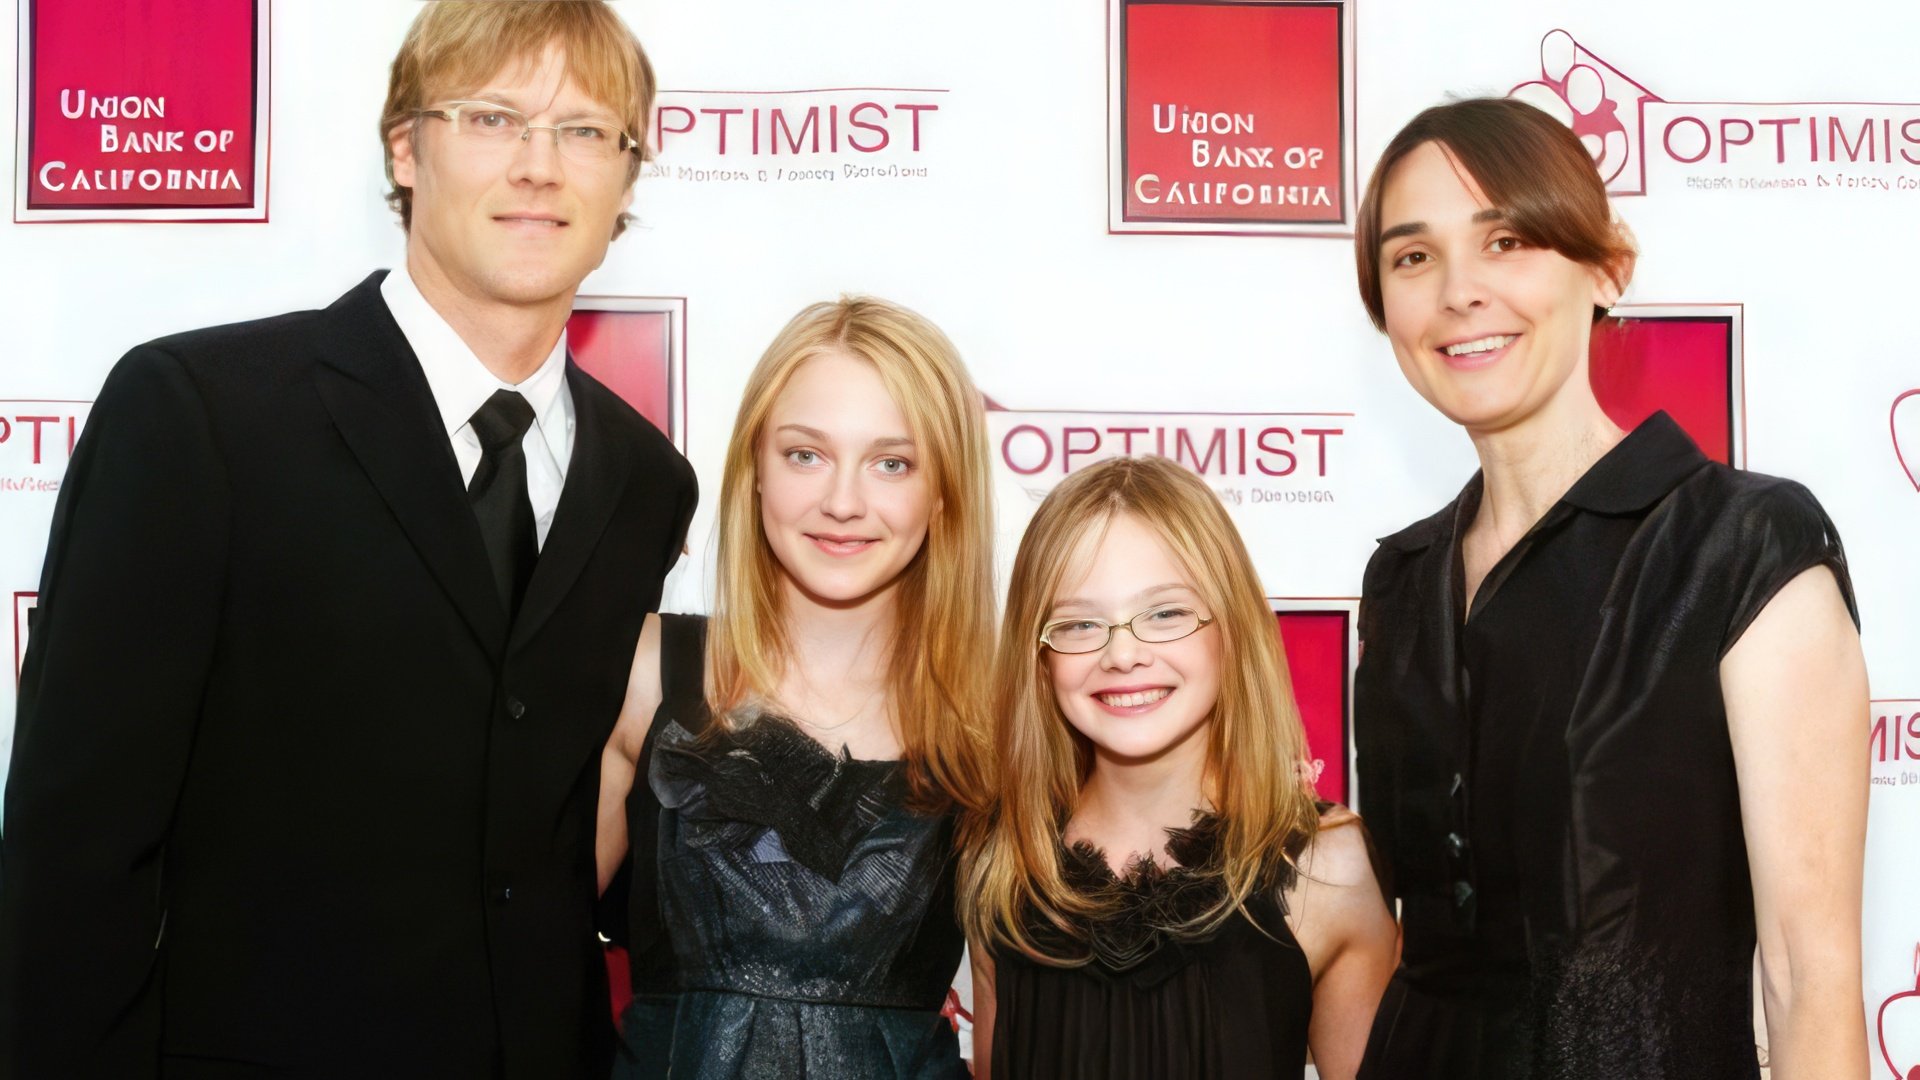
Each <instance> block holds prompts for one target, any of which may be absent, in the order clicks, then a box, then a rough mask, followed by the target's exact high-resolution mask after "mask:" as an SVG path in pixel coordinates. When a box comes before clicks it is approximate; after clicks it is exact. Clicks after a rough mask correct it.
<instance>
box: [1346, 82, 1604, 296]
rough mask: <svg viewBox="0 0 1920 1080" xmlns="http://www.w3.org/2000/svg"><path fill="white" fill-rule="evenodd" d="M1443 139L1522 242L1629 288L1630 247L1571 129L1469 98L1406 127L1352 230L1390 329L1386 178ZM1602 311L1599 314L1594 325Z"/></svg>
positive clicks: (1376, 174) (1364, 284) (1377, 172)
mask: <svg viewBox="0 0 1920 1080" xmlns="http://www.w3.org/2000/svg"><path fill="white" fill-rule="evenodd" d="M1430 142H1433V143H1439V144H1440V145H1441V146H1442V147H1443V148H1444V149H1445V150H1446V151H1447V155H1448V156H1449V157H1451V158H1452V159H1453V160H1454V161H1456V162H1458V163H1459V165H1460V167H1461V168H1464V169H1465V170H1466V171H1467V175H1469V176H1471V177H1473V179H1474V182H1475V183H1477V184H1479V185H1480V191H1481V193H1482V194H1484V195H1485V196H1486V197H1487V201H1488V202H1489V203H1490V204H1492V205H1493V206H1497V207H1499V208H1500V209H1501V210H1503V211H1505V212H1506V223H1507V225H1508V226H1509V227H1511V228H1512V229H1513V231H1514V232H1515V233H1516V234H1518V235H1519V237H1520V238H1521V239H1522V240H1525V241H1526V242H1527V243H1529V244H1534V245H1536V246H1539V247H1544V248H1550V249H1552V250H1554V251H1557V252H1559V253H1560V254H1562V255H1564V256H1566V257H1567V258H1569V259H1572V260H1573V261H1574V262H1577V263H1583V264H1585V265H1587V266H1592V267H1596V268H1598V269H1600V270H1602V271H1604V272H1605V273H1606V274H1607V276H1608V277H1610V278H1612V279H1613V282H1614V284H1615V285H1618V286H1620V287H1621V288H1623V289H1624V288H1625V287H1626V284H1627V280H1628V279H1629V278H1631V277H1632V276H1633V259H1634V249H1633V244H1632V243H1631V242H1630V241H1629V240H1628V238H1627V234H1626V232H1625V230H1624V229H1623V228H1622V227H1621V226H1620V225H1618V224H1617V223H1616V222H1615V221H1614V219H1613V207H1612V206H1611V205H1610V204H1609V203H1608V202H1607V189H1606V185H1604V184H1603V183H1601V181H1600V174H1599V172H1598V171H1596V170H1595V169H1594V167H1593V156H1592V155H1591V154H1589V153H1587V148H1586V147H1585V146H1583V145H1581V142H1580V140H1579V139H1578V138H1576V137H1575V136H1574V134H1573V132H1572V131H1571V130H1569V129H1568V128H1567V126H1566V125H1565V124H1562V123H1561V122H1560V121H1558V120H1555V119H1554V118H1553V117H1551V116H1548V115H1547V114H1546V113H1544V112H1541V111H1540V110H1539V109H1536V108H1534V107H1533V106H1532V105H1528V104H1527V103H1525V102H1523V101H1516V100H1514V99H1512V98H1469V99H1467V100H1465V101H1453V102H1448V103H1447V104H1445V105H1435V106H1434V107H1432V108H1430V109H1428V110H1426V111H1425V112H1422V113H1421V114H1420V115H1418V116H1416V117H1414V118H1413V120H1412V122H1410V123H1409V124H1407V126H1406V127H1403V128H1401V129H1400V133H1399V134H1397V135H1395V136H1394V137H1393V141H1392V142H1389V143H1388V144H1387V148H1386V150H1385V151H1384V152H1382V153H1381V155H1380V161H1379V164H1377V165H1375V166H1374V167H1373V177H1372V179H1370V180H1368V181H1367V193H1366V195H1365V196H1364V197H1363V198H1362V199H1361V200H1360V213H1359V217H1358V219H1357V222H1356V226H1355V228H1354V234H1353V255H1354V268H1355V269H1356V270H1357V271H1358V272H1359V279H1360V302H1361V303H1363V304H1365V305H1366V306H1367V314H1368V315H1369V316H1371V317H1372V318H1373V325H1374V326H1375V327H1377V328H1378V329H1381V330H1385V329H1386V328H1387V319H1386V311H1385V305H1384V302H1383V300H1382V299H1381V295H1380V233H1381V230H1382V228H1383V223H1382V222H1381V220H1380V203H1381V200H1382V199H1383V198H1384V197H1385V188H1386V182H1387V176H1388V174H1390V173H1392V172H1393V167H1394V166H1395V165H1398V164H1400V161H1401V159H1403V158H1405V157H1406V156H1407V155H1408V154H1410V153H1412V152H1413V151H1414V150H1416V149H1418V148H1420V147H1421V146H1424V145H1425V144H1427V143H1430ZM1605 311H1606V309H1604V308H1595V309H1594V317H1595V318H1596V319H1597V318H1599V317H1600V316H1601V315H1603V314H1605Z"/></svg>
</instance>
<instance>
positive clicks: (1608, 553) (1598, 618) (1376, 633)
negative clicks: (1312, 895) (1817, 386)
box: [1355, 413, 1852, 1080]
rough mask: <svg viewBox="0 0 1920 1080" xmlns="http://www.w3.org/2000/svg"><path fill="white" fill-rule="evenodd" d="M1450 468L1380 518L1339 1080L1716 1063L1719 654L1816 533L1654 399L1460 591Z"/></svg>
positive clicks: (1732, 893)
mask: <svg viewBox="0 0 1920 1080" xmlns="http://www.w3.org/2000/svg"><path fill="white" fill-rule="evenodd" d="M1480 498H1481V481H1480V477H1479V476H1477V475H1476V476H1475V477H1474V478H1473V480H1472V481H1470V482H1469V483H1468V484H1467V487H1466V489H1465V490H1464V491H1462V492H1461V494H1460V496H1459V498H1458V499H1456V500H1455V501H1454V502H1453V503H1452V504H1450V505H1449V506H1447V507H1446V508H1445V509H1443V510H1442V511H1441V512H1440V513H1438V514H1436V515H1434V516H1433V517H1431V518H1428V519H1427V520H1425V521H1423V522H1420V523H1419V524H1416V525H1414V526H1412V527H1411V528H1408V529H1406V530H1404V531H1402V532H1400V533H1396V534H1395V535H1393V536H1390V537H1388V538H1386V539H1385V540H1383V541H1381V545H1380V548H1379V550H1378V551H1377V552H1376V553H1375V555H1374V557H1373V560H1372V562H1371V563H1370V564H1369V565H1368V567H1367V575H1366V583H1365V593H1364V598H1363V599H1362V601H1361V612H1360V631H1361V636H1362V640H1363V643H1364V644H1363V651H1362V653H1361V660H1360V666H1359V671H1358V673H1357V675H1356V677H1355V709H1356V717H1355V719H1356V742H1357V744H1358V749H1359V779H1360V784H1359V792H1360V796H1361V799H1362V808H1363V810H1364V811H1365V813H1366V817H1367V823H1368V825H1369V826H1370V827H1371V828H1372V830H1373V836H1374V839H1375V841H1376V843H1377V844H1378V847H1379V850H1380V854H1381V855H1382V857H1383V859H1384V861H1385V862H1386V864H1387V868H1388V872H1389V875H1390V878H1391V891H1392V892H1393V893H1394V894H1395V895H1396V896H1397V897H1398V898H1399V899H1400V902H1401V905H1402V909H1401V919H1402V926H1403V928H1404V939H1403V940H1404V950H1403V953H1402V960H1401V966H1400V969H1399V970H1398V971H1397V972H1396V973H1395V975H1394V978H1393V981H1392V983H1391V984H1390V985H1389V987H1388V989H1387V993H1386V997H1385V999H1384V1000H1383V1001H1382V1002H1381V1006H1380V1010H1379V1012H1378V1013H1377V1014H1376V1016H1375V1021H1374V1027H1373V1032H1372V1038H1371V1040H1370V1041H1369V1044H1368V1049H1367V1056H1366V1061H1365V1062H1364V1064H1363V1065H1362V1067H1361V1072H1360V1075H1361V1077H1362V1080H1400V1078H1419V1080H1428V1078H1435V1080H1450V1078H1455V1077H1460V1078H1471V1080H1560V1078H1587V1077H1593V1078H1601V1077H1605V1078H1615V1077H1635V1078H1638V1080H1743V1078H1755V1077H1758V1076H1759V1068H1758V1065H1757V1063H1756V1055H1755V1048H1754V1038H1753V1021H1752V1016H1753V1012H1752V1010H1753V985H1752V983H1753V980H1752V965H1753V954H1754V935H1755V927H1754V910H1753V890H1752V887H1751V883H1750V879H1749V871H1748V865H1747V849H1746V842H1745V838H1744V834H1743V833H1742V831H1741V818H1740V802H1739V795H1740V792H1739V785H1738V783H1737V778H1736V776H1735V773H1734V762H1733V749H1732V745H1731V742H1730V739H1729V735H1728V731H1727V713H1726V707H1725V704H1724V702H1723V701H1722V700H1721V694H1720V661H1721V658H1722V657H1724V656H1725V655H1726V654H1727V651H1728V650H1729V649H1731V648H1732V647H1733V645H1734V644H1735V642H1737V641H1738V640H1739V638H1740V635H1741V633H1742V632H1743V631H1744V630H1745V629H1746V628H1747V626H1748V624H1749V623H1751V622H1752V621H1753V619H1754V617H1755V616H1756V615H1758V614H1759V613H1760V610H1761V609H1762V608H1764V607H1765V606H1766V604H1767V601H1769V600H1770V599H1772V598H1773V596H1774V594H1775V593H1777V592H1778V591H1779V589H1780V588H1781V586H1783V585H1785V584H1786V583H1787V582H1788V581H1790V580H1792V579H1793V578H1794V577H1795V576H1796V575H1798V574H1800V573H1801V572H1802V571H1805V570H1808V569H1810V568H1813V567H1817V566H1826V567H1829V568H1831V569H1832V571H1833V573H1834V576H1835V577H1836V578H1837V579H1838V581H1839V583H1840V589H1841V592H1842V594H1843V595H1844V596H1845V597H1846V599H1847V602H1848V604H1849V606H1851V605H1852V593H1851V587H1850V585H1849V583H1848V578H1847V573H1846V563H1845V559H1844V557H1843V555H1842V553H1841V548H1840V542H1839V538H1838V537H1837V536H1836V534H1835V533H1834V530H1833V526H1832V524H1831V522H1829V521H1828V520H1827V516H1826V514H1824V513H1823V512H1822V511H1821V509H1820V506H1819V504H1818V503H1817V502H1815V501H1814V499H1813V496H1812V495H1810V494H1808V492H1807V490H1806V489H1805V488H1803V487H1801V486H1800V485H1798V484H1795V483H1792V482H1789V481H1784V480H1778V479H1775V478H1773V477H1768V476H1761V475H1759V474H1756V473H1747V472H1740V471H1736V470H1733V469H1729V468H1727V467H1725V466H1722V465H1717V464H1715V463H1713V462H1711V461H1709V460H1708V459H1707V458H1706V457H1705V456H1704V455H1702V454H1701V453H1700V451H1699V450H1698V449H1697V448H1696V447H1695V446H1694V445H1693V443H1692V441H1691V440H1689V439H1688V438H1687V436H1686V434H1685V433H1684V432H1682V431H1681V430H1680V428H1679V426H1678V425H1677V424H1675V423H1674V422H1673V421H1672V420H1671V419H1669V418H1668V417H1667V416H1666V414H1664V413H1659V414H1655V415H1654V416H1653V417H1652V418H1651V419H1649V420H1647V421H1646V422H1645V423H1643V424H1642V425H1641V426H1640V427H1639V428H1637V429H1635V430H1634V431H1633V432H1632V433H1631V434H1630V435H1628V436H1627V437H1626V438H1625V439H1624V440H1622V441H1621V442H1620V443H1619V444H1618V445H1617V446H1615V447H1614V448H1613V449H1612V450H1611V451H1609V452H1608V453H1607V454H1606V455H1605V456H1604V457H1602V458H1601V459H1600V460H1599V461H1598V462H1596V463H1595V464H1594V465H1593V466H1592V468H1590V469H1589V470H1588V471H1587V473H1586V475H1585V476H1583V477H1582V478H1581V479H1580V480H1579V481H1578V482H1577V483H1576V484H1574V485H1573V487H1572V488H1571V489H1570V490H1568V492H1567V493H1566V495H1565V496H1564V497H1562V499H1561V500H1560V501H1559V503H1557V504H1556V505H1555V506H1554V507H1552V508H1551V509H1550V510H1548V512H1547V513H1546V514H1545V515H1544V516H1543V517H1542V518H1541V520H1540V521H1539V522H1538V523H1537V524H1535V525H1534V527H1533V528H1532V529H1531V530H1530V531H1529V532H1528V533H1527V534H1526V535H1525V536H1524V537H1522V538H1521V540H1520V541H1519V543H1517V544H1516V545H1515V546H1514V548H1513V550H1512V551H1510V552H1508V553H1507V554H1506V556H1505V557H1503V558H1502V559H1501V560H1500V561H1499V562H1498V563H1497V564H1495V565H1494V567H1493V568H1492V570H1491V571H1490V572H1489V573H1488V575H1487V578H1486V580H1485V582H1484V583H1483V584H1482V585H1481V586H1480V589H1479V591H1478V593H1476V594H1475V596H1474V599H1473V605H1472V608H1471V609H1470V610H1468V609H1466V608H1465V604H1464V586H1463V569H1462V561H1461V553H1460V538H1461V535H1462V533H1463V532H1464V530H1465V529H1466V527H1467V526H1468V525H1469V524H1470V523H1471V522H1472V521H1473V518H1474V515H1475V513H1477V512H1478V510H1479V506H1480Z"/></svg>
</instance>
